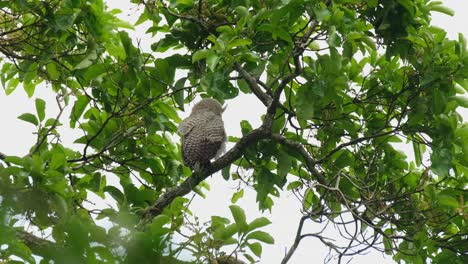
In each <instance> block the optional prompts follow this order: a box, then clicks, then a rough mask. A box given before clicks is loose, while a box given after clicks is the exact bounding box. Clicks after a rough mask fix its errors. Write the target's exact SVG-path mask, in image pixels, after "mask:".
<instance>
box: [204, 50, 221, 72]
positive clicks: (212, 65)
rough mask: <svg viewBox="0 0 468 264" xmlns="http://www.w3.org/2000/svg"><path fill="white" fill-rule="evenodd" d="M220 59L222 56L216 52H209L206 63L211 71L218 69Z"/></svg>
mask: <svg viewBox="0 0 468 264" xmlns="http://www.w3.org/2000/svg"><path fill="white" fill-rule="evenodd" d="M219 59H220V57H218V55H216V53H214V52H212V53H209V54H208V56H207V57H206V64H207V65H208V68H209V69H210V70H211V71H214V70H215V69H216V65H218V62H219Z"/></svg>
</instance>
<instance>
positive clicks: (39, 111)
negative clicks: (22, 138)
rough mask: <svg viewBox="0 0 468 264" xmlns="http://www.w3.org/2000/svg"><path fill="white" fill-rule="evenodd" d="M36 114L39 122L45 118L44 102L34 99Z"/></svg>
mask: <svg viewBox="0 0 468 264" xmlns="http://www.w3.org/2000/svg"><path fill="white" fill-rule="evenodd" d="M36 112H37V116H38V117H39V120H40V121H42V120H44V118H45V101H44V100H42V99H40V98H37V99H36Z"/></svg>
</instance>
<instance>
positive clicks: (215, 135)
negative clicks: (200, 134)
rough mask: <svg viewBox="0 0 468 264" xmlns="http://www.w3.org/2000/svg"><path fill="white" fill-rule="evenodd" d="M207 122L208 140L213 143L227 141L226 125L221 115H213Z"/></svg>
mask: <svg viewBox="0 0 468 264" xmlns="http://www.w3.org/2000/svg"><path fill="white" fill-rule="evenodd" d="M206 120H207V123H206V129H205V130H206V131H207V133H206V135H205V137H206V139H207V140H208V141H211V142H224V141H226V132H225V131H224V123H223V120H222V119H221V117H220V116H219V115H215V114H213V115H212V116H210V118H208V119H206Z"/></svg>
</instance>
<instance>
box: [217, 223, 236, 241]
mask: <svg viewBox="0 0 468 264" xmlns="http://www.w3.org/2000/svg"><path fill="white" fill-rule="evenodd" d="M236 232H237V225H236V224H235V223H233V224H230V225H228V226H226V227H224V226H218V228H217V229H216V231H215V232H214V233H213V238H214V239H219V240H228V239H230V238H231V237H232V236H233V235H234V234H235V233H236Z"/></svg>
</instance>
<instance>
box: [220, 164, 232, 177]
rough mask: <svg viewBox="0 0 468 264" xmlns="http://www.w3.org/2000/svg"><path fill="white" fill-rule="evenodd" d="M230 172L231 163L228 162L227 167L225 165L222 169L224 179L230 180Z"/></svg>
mask: <svg viewBox="0 0 468 264" xmlns="http://www.w3.org/2000/svg"><path fill="white" fill-rule="evenodd" d="M230 173H231V164H228V165H227V166H226V167H224V168H223V169H222V170H221V175H222V176H223V179H225V180H226V181H227V180H229V176H230Z"/></svg>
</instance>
